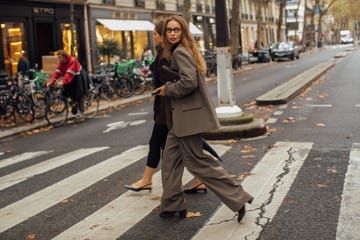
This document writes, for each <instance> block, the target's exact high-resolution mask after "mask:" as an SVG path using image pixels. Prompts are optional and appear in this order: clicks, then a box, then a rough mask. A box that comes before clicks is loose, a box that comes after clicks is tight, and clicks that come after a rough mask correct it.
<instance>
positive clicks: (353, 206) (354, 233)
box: [336, 143, 360, 240]
mask: <svg viewBox="0 0 360 240" xmlns="http://www.w3.org/2000/svg"><path fill="white" fill-rule="evenodd" d="M359 173H360V143H353V147H352V149H351V152H350V160H349V165H348V169H347V172H346V175H345V181H344V190H343V194H342V197H341V199H342V200H341V205H340V214H339V220H338V225H337V232H336V239H338V240H342V239H346V240H358V239H360V208H359V206H360V188H359V183H360V175H359Z"/></svg>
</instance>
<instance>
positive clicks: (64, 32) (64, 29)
mask: <svg viewBox="0 0 360 240" xmlns="http://www.w3.org/2000/svg"><path fill="white" fill-rule="evenodd" d="M60 26H61V39H62V45H63V49H64V50H65V51H66V52H68V53H69V54H71V53H72V54H73V55H74V56H75V57H78V41H77V37H76V26H75V25H73V34H71V24H69V23H63V24H61V25H60ZM73 38H74V46H73V51H71V48H72V46H71V44H72V39H73Z"/></svg>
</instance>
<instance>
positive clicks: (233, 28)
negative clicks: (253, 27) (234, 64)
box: [230, 1, 240, 56]
mask: <svg viewBox="0 0 360 240" xmlns="http://www.w3.org/2000/svg"><path fill="white" fill-rule="evenodd" d="M239 15H240V1H233V5H232V11H231V22H230V41H231V55H232V56H235V55H237V54H238V51H239V29H240V16H239Z"/></svg>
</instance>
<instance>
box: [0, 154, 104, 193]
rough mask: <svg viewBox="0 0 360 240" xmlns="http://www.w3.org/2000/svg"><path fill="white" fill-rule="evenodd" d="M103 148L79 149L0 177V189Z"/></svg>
mask: <svg viewBox="0 0 360 240" xmlns="http://www.w3.org/2000/svg"><path fill="white" fill-rule="evenodd" d="M104 149H106V147H100V148H84V149H79V150H76V151H73V152H70V153H66V154H64V155H61V156H58V157H55V158H52V159H49V160H47V161H44V162H40V163H38V164H35V165H32V166H30V167H27V168H24V169H22V170H19V171H17V172H14V173H11V174H8V175H6V176H3V177H0V190H3V189H5V188H8V187H10V186H12V185H15V184H17V183H20V182H22V181H25V180H26V179H29V178H31V177H33V176H35V175H37V174H41V173H44V172H47V171H50V170H51V169H54V168H57V167H60V166H62V165H65V164H67V163H70V162H72V161H75V160H77V159H80V158H82V157H85V156H88V155H90V154H93V153H95V152H97V151H101V150H104Z"/></svg>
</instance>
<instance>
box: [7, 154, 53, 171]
mask: <svg viewBox="0 0 360 240" xmlns="http://www.w3.org/2000/svg"><path fill="white" fill-rule="evenodd" d="M51 152H52V151H38V152H26V153H22V154H20V155H16V156H14V157H11V158H6V159H3V160H1V162H0V168H4V167H7V166H9V165H12V164H15V163H19V162H22V161H26V160H29V159H32V158H35V157H38V156H41V155H45V154H48V153H51ZM0 155H1V154H0Z"/></svg>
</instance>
